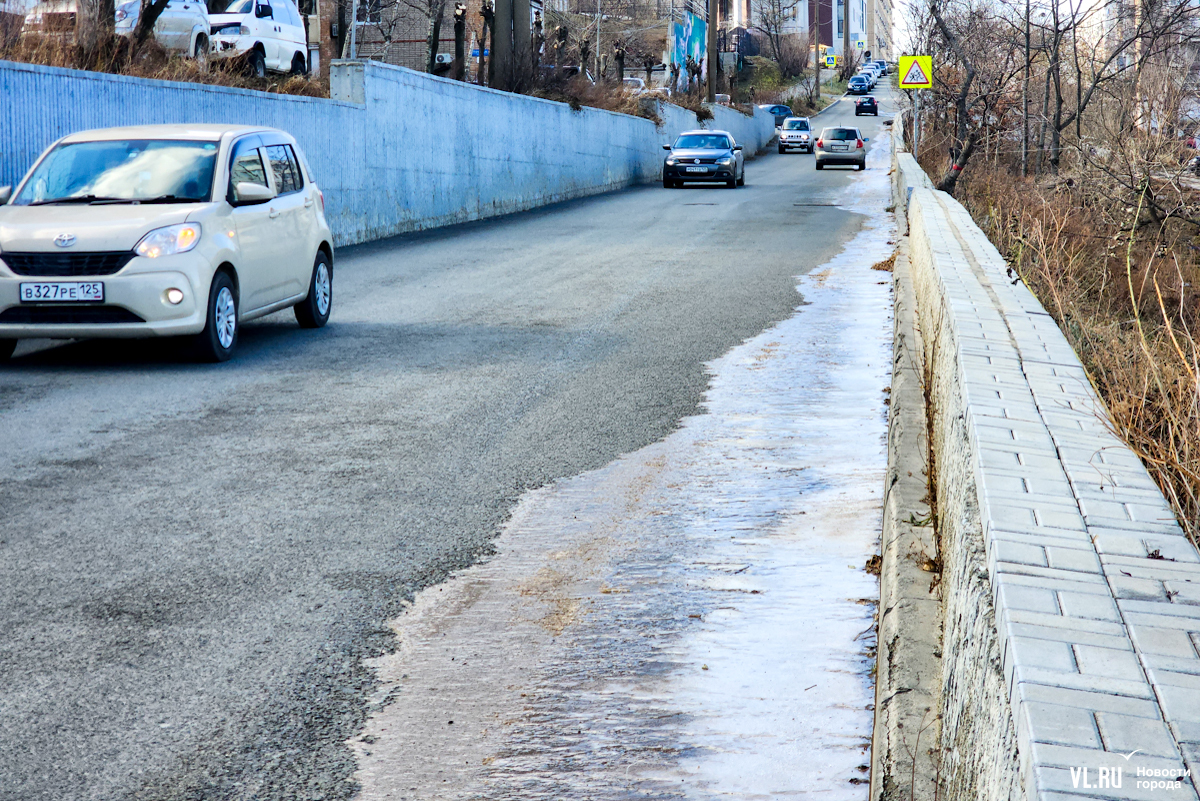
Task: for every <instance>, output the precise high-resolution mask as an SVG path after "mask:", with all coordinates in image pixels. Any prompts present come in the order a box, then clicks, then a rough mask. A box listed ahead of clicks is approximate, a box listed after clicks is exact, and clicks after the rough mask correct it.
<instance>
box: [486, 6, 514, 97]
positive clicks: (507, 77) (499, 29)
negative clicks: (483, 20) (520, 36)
mask: <svg viewBox="0 0 1200 801" xmlns="http://www.w3.org/2000/svg"><path fill="white" fill-rule="evenodd" d="M512 49H513V0H496V5H495V14H494V16H493V17H492V66H491V71H492V77H493V81H492V83H491V86H492V88H494V89H503V90H504V91H506V92H511V91H512V83H513V63H512V62H513V52H512Z"/></svg>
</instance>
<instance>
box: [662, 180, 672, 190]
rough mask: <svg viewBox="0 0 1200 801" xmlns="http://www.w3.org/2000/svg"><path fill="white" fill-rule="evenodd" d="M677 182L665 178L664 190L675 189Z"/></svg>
mask: <svg viewBox="0 0 1200 801" xmlns="http://www.w3.org/2000/svg"><path fill="white" fill-rule="evenodd" d="M674 188H675V182H674V181H672V180H671V179H670V178H663V189H674Z"/></svg>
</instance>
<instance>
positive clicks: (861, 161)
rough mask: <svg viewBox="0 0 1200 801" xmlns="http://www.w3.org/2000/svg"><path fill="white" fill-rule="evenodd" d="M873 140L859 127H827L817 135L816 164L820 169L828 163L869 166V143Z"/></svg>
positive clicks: (862, 167) (864, 167)
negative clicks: (864, 134) (865, 135)
mask: <svg viewBox="0 0 1200 801" xmlns="http://www.w3.org/2000/svg"><path fill="white" fill-rule="evenodd" d="M869 141H871V140H870V139H867V138H866V137H864V136H863V135H862V131H860V130H858V129H857V128H826V129H825V130H823V131H821V135H820V136H819V137H817V149H816V151H815V152H816V159H815V161H816V165H817V169H818V170H823V169H825V165H826V164H844V165H847V166H850V167H858V168H859V169H860V170H865V169H866V168H867V145H866V143H867V142H869Z"/></svg>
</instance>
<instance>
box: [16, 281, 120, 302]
mask: <svg viewBox="0 0 1200 801" xmlns="http://www.w3.org/2000/svg"><path fill="white" fill-rule="evenodd" d="M102 300H104V284H103V283H102V282H100V281H88V282H80V281H72V282H70V283H66V282H58V281H55V282H53V283H37V284H21V302H22V303H37V302H53V303H63V302H68V303H70V302H88V303H95V302H96V301H102Z"/></svg>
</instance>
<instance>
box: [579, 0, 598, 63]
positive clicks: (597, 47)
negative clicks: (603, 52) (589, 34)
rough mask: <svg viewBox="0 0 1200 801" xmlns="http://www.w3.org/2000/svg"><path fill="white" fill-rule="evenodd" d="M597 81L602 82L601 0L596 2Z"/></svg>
mask: <svg viewBox="0 0 1200 801" xmlns="http://www.w3.org/2000/svg"><path fill="white" fill-rule="evenodd" d="M579 67H580V69H586V68H587V65H585V64H580V65H579ZM596 80H597V81H598V80H600V0H596Z"/></svg>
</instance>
